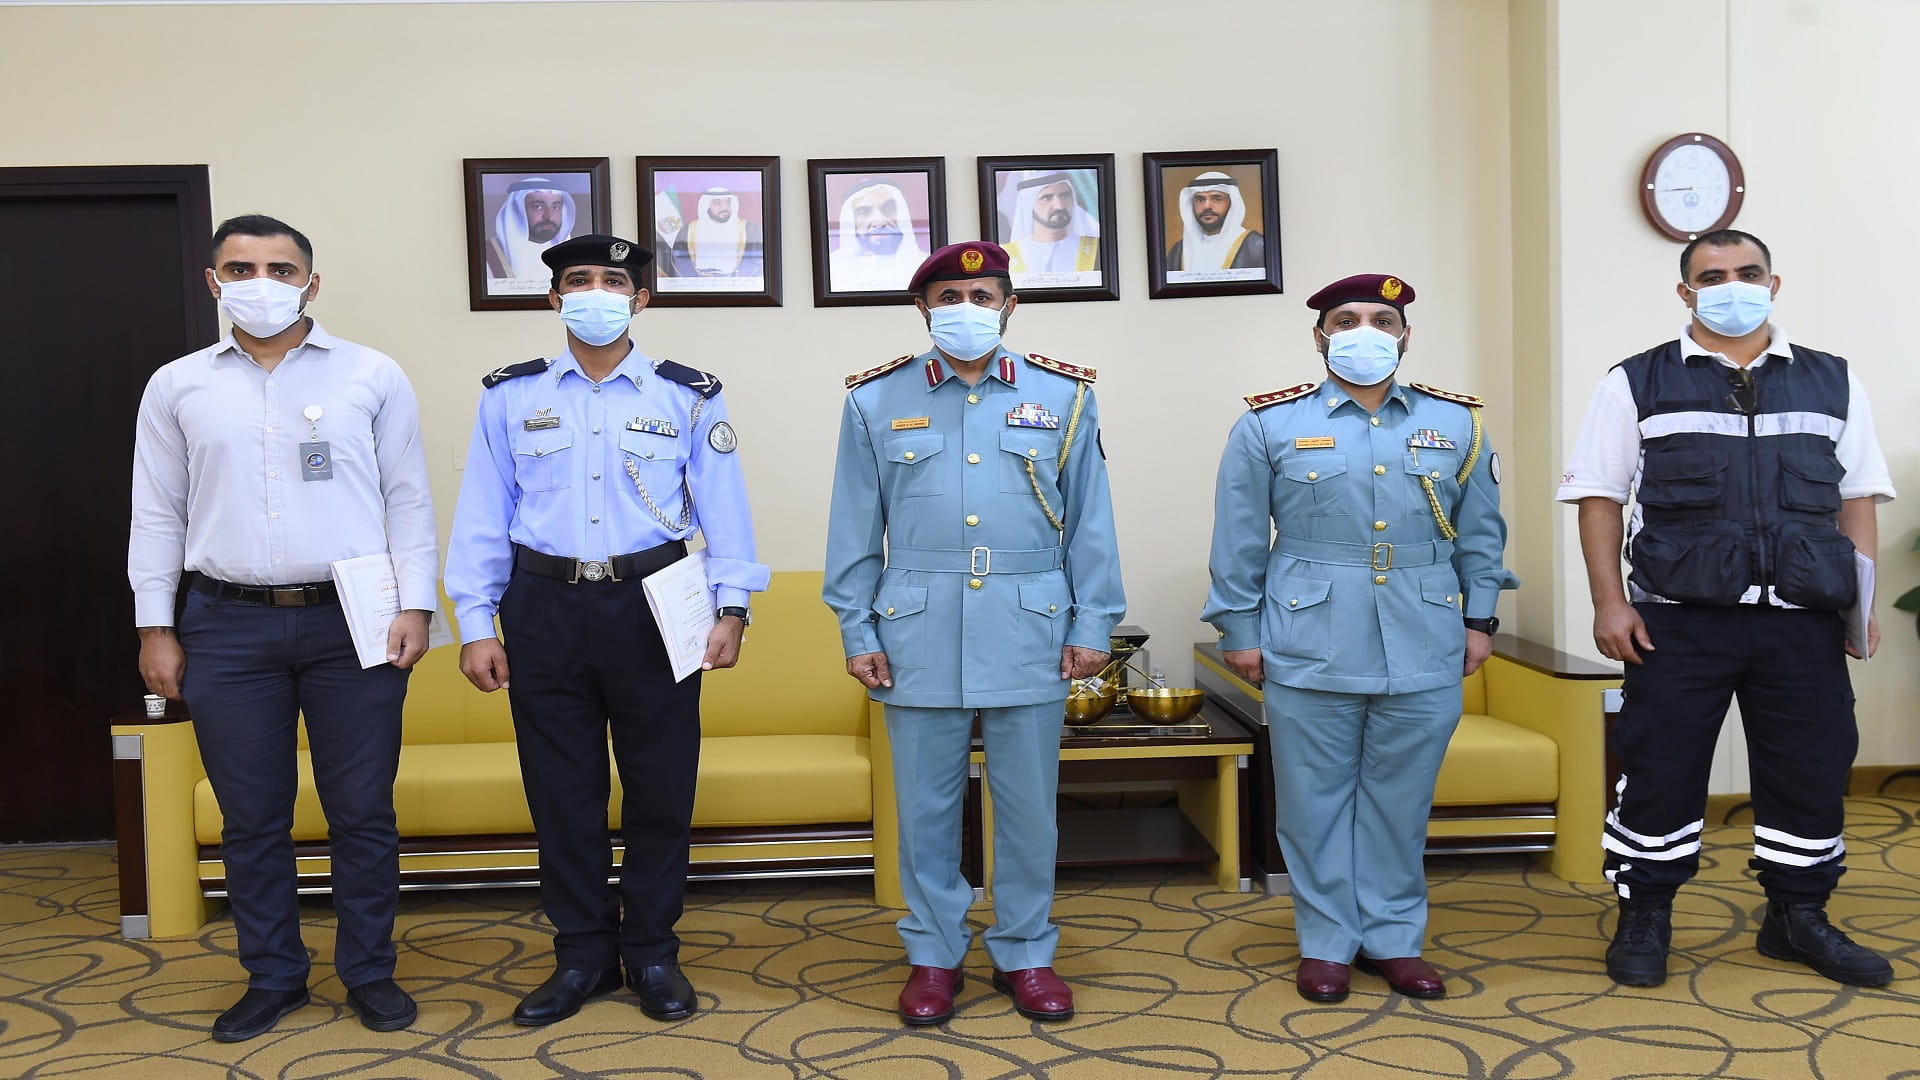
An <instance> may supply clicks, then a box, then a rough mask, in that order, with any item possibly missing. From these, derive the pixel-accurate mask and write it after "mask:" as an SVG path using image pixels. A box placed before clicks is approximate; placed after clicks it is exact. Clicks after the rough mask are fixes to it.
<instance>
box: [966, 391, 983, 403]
mask: <svg viewBox="0 0 1920 1080" xmlns="http://www.w3.org/2000/svg"><path fill="white" fill-rule="evenodd" d="M967 404H969V405H978V404H980V395H979V394H968V395H967Z"/></svg>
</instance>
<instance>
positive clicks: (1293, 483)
mask: <svg viewBox="0 0 1920 1080" xmlns="http://www.w3.org/2000/svg"><path fill="white" fill-rule="evenodd" d="M1278 472H1279V473H1280V476H1281V477H1282V478H1283V479H1284V480H1285V481H1286V483H1285V484H1284V485H1283V488H1284V490H1283V492H1282V496H1281V497H1282V498H1285V499H1289V500H1292V501H1295V502H1296V504H1297V505H1304V504H1306V503H1308V502H1310V503H1311V504H1312V505H1313V506H1318V507H1331V506H1336V505H1338V504H1339V503H1340V493H1341V491H1343V490H1344V489H1345V487H1346V485H1345V484H1343V483H1339V482H1338V481H1340V480H1341V479H1342V478H1343V477H1345V476H1346V475H1347V455H1345V454H1326V453H1319V454H1293V455H1290V456H1288V457H1284V458H1281V459H1280V468H1279V470H1278Z"/></svg>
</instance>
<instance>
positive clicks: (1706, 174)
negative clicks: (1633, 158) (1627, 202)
mask: <svg viewBox="0 0 1920 1080" xmlns="http://www.w3.org/2000/svg"><path fill="white" fill-rule="evenodd" d="M1746 182H1747V181H1746V174H1745V173H1743V172H1741V170H1740V159H1739V158H1737V157H1735V156H1733V151H1732V150H1731V149H1729V148H1728V147H1727V144H1726V143H1723V142H1721V141H1720V140H1719V139H1716V138H1714V137H1713V136H1711V135H1705V134H1702V133H1700V132H1697V131H1694V132H1688V133H1687V134H1685V135H1675V136H1674V137H1673V138H1671V139H1668V140H1667V141H1666V142H1664V143H1661V144H1660V149H1658V150H1655V151H1654V152H1653V156H1652V157H1649V158H1648V159H1647V167H1646V168H1645V169H1643V170H1641V173H1640V208H1641V209H1642V210H1645V211H1646V212H1647V220H1648V221H1649V222H1651V223H1652V224H1653V227H1654V228H1656V229H1658V230H1660V231H1661V232H1662V233H1664V234H1665V235H1666V236H1667V237H1668V238H1669V239H1672V240H1677V241H1679V242H1681V243H1683V244H1684V243H1686V242H1687V241H1689V240H1695V239H1698V238H1699V236H1700V234H1702V233H1710V232H1712V231H1714V230H1715V229H1724V228H1726V227H1727V226H1729V225H1731V224H1733V219H1734V217H1735V216H1736V215H1738V214H1739V213H1740V204H1741V202H1742V201H1744V200H1745V199H1746V194H1747V187H1746Z"/></svg>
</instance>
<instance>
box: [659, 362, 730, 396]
mask: <svg viewBox="0 0 1920 1080" xmlns="http://www.w3.org/2000/svg"><path fill="white" fill-rule="evenodd" d="M653 370H654V373H655V374H657V375H659V376H660V377H661V378H663V379H671V380H673V381H674V382H677V383H679V384H680V385H682V386H685V387H689V388H691V389H693V390H694V391H695V392H697V393H698V394H699V395H700V396H701V397H703V398H710V397H712V396H713V395H715V394H717V393H719V392H720V380H719V378H717V377H716V376H713V375H710V374H708V373H707V372H704V371H696V370H694V369H693V368H690V367H688V366H687V365H685V364H676V363H674V362H673V361H671V360H662V361H660V362H659V363H657V364H655V365H653Z"/></svg>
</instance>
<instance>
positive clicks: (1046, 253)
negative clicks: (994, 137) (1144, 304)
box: [979, 154, 1120, 304]
mask: <svg viewBox="0 0 1920 1080" xmlns="http://www.w3.org/2000/svg"><path fill="white" fill-rule="evenodd" d="M979 161H980V235H981V236H982V237H983V238H985V239H988V240H991V241H993V242H994V243H996V244H999V245H1000V246H1001V247H1003V248H1005V249H1007V264H1008V265H1007V269H1008V274H1009V276H1011V277H1012V279H1013V291H1014V292H1016V293H1018V294H1019V296H1020V301H1021V303H1026V304H1031V303H1034V302H1035V301H1048V300H1118V299H1120V281H1119V267H1120V260H1119V253H1118V251H1117V250H1116V248H1115V243H1114V236H1113V233H1114V228H1113V222H1114V219H1115V216H1116V215H1115V210H1114V195H1113V155H1112V154H1082V155H1059V154H1055V155H1046V156H1040V157H995V158H986V157H983V158H981V159H979Z"/></svg>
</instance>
